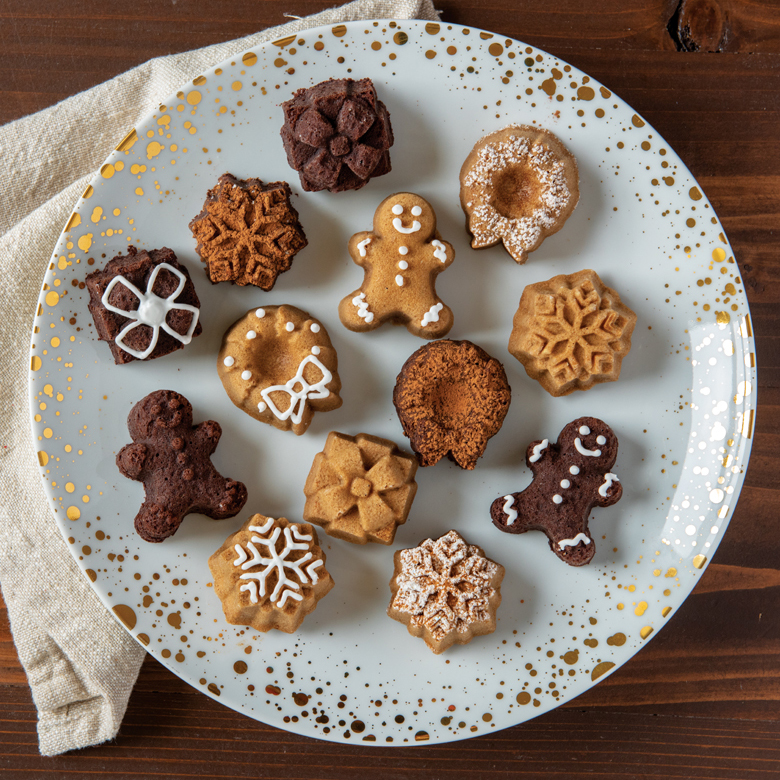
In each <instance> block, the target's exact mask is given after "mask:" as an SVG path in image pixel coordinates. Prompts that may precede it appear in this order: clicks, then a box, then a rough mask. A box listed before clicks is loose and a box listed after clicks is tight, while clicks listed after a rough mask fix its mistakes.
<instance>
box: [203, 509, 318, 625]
mask: <svg viewBox="0 0 780 780" xmlns="http://www.w3.org/2000/svg"><path fill="white" fill-rule="evenodd" d="M209 569H211V575H212V576H213V577H214V592H215V593H216V594H217V596H219V598H220V600H221V601H222V610H223V612H224V613H225V619H226V620H227V622H228V623H233V624H235V625H240V626H252V628H254V629H256V630H257V631H270V630H271V629H272V628H277V629H279V630H280V631H285V632H286V633H288V634H291V633H292V632H293V631H295V630H296V629H297V628H298V627H299V626H300V625H301V623H302V622H303V619H304V617H306V615H308V614H309V613H310V612H312V611H313V610H314V608H315V607H316V606H317V602H318V601H319V600H320V599H321V598H322V597H323V596H324V595H325V594H326V593H327V592H328V591H329V590H330V589H331V588H332V587H333V578H332V577H331V576H330V574H329V573H328V571H327V570H326V569H325V553H324V552H323V551H322V550H321V549H320V547H319V544H318V541H317V532H316V531H315V530H314V528H312V526H310V525H306V524H303V523H301V524H298V523H291V522H290V521H289V520H287V519H286V518H284V517H280V518H276V519H274V518H272V517H266V516H265V515H253V516H252V517H250V518H249V520H247V521H246V522H245V523H244V525H243V526H242V527H241V528H240V529H239V530H238V531H237V532H236V533H234V534H232V535H231V536H229V537H228V538H227V539H226V540H225V543H224V544H223V545H222V547H220V548H219V550H217V551H216V552H215V553H214V554H213V555H212V556H211V557H210V558H209Z"/></svg>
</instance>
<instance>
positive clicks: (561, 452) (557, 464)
mask: <svg viewBox="0 0 780 780" xmlns="http://www.w3.org/2000/svg"><path fill="white" fill-rule="evenodd" d="M617 452H618V440H617V436H615V433H614V431H613V430H612V428H610V427H609V425H607V424H606V423H605V422H604V421H603V420H599V419H597V418H595V417H580V418H578V419H577V420H574V421H573V422H570V423H569V424H568V425H567V426H566V427H565V428H564V429H563V430H562V431H561V433H560V436H558V441H557V442H551V441H549V440H548V439H541V440H540V441H534V442H531V443H530V444H529V445H528V450H527V452H526V457H525V459H526V463H527V464H528V467H529V468H530V469H531V471H532V472H533V475H534V479H533V482H531V484H530V485H529V486H528V487H527V488H526V489H525V490H522V491H519V492H517V493H510V494H508V495H506V496H500V497H499V498H497V499H496V500H495V501H494V502H493V504H492V505H491V507H490V516H491V519H492V520H493V525H495V526H496V527H497V528H499V529H500V530H501V531H505V532H506V533H510V534H522V533H525V532H526V531H543V532H544V533H545V534H547V538H548V540H549V542H550V549H551V550H552V551H553V552H554V553H555V554H556V555H557V556H558V557H559V558H560V559H561V560H562V561H563V562H564V563H568V564H569V565H570V566H583V565H585V564H586V563H589V562H590V561H591V559H592V558H593V555H594V554H595V552H596V545H595V543H594V542H593V536H592V535H591V533H590V529H589V528H588V518H589V516H590V512H591V510H592V509H593V507H594V506H599V507H607V506H612V504H615V503H617V502H618V501H619V500H620V497H621V496H622V495H623V487H622V485H621V484H620V480H619V479H618V476H617V474H614V473H612V468H613V467H614V465H615V460H616V459H617Z"/></svg>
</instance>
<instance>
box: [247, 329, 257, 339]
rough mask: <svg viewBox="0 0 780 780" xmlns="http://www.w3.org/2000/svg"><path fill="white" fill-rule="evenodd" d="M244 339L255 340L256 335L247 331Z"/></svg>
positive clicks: (251, 331)
mask: <svg viewBox="0 0 780 780" xmlns="http://www.w3.org/2000/svg"><path fill="white" fill-rule="evenodd" d="M246 337H247V338H248V339H256V338H257V333H255V332H254V331H253V330H248V331H247V332H246Z"/></svg>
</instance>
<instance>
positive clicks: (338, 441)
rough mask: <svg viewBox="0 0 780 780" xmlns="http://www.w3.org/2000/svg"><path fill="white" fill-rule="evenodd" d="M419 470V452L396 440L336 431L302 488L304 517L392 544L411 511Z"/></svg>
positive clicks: (351, 535)
mask: <svg viewBox="0 0 780 780" xmlns="http://www.w3.org/2000/svg"><path fill="white" fill-rule="evenodd" d="M416 473H417V460H416V458H414V457H413V456H412V455H408V454H407V453H405V452H402V451H401V450H399V449H398V447H396V445H395V444H394V443H393V442H392V441H388V440H387V439H380V438H378V437H376V436H369V435H368V434H365V433H360V434H358V435H357V436H347V435H346V434H344V433H337V432H336V431H333V432H331V433H329V434H328V440H327V441H326V442H325V448H324V450H323V451H322V452H318V453H317V455H315V456H314V463H313V464H312V467H311V471H310V472H309V477H308V479H307V480H306V485H305V486H304V488H303V492H304V493H305V494H306V506H305V507H304V508H303V519H304V520H307V521H308V522H310V523H316V524H317V525H321V526H322V527H323V528H324V529H325V532H326V533H327V534H329V535H330V536H335V537H336V538H337V539H344V540H346V541H348V542H355V543H356V544H365V543H366V542H378V543H379V544H392V542H393V539H394V538H395V531H396V528H397V527H398V526H399V525H401V523H405V522H406V518H407V517H408V516H409V510H410V509H411V506H412V501H413V500H414V496H415V493H416V492H417V483H416V482H415V481H414V475H415V474H416Z"/></svg>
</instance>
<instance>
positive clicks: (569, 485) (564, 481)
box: [561, 479, 571, 488]
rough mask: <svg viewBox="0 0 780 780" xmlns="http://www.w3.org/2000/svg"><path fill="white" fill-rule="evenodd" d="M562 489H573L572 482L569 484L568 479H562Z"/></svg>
mask: <svg viewBox="0 0 780 780" xmlns="http://www.w3.org/2000/svg"><path fill="white" fill-rule="evenodd" d="M561 487H562V488H568V487H571V482H569V480H568V479H562V480H561Z"/></svg>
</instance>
